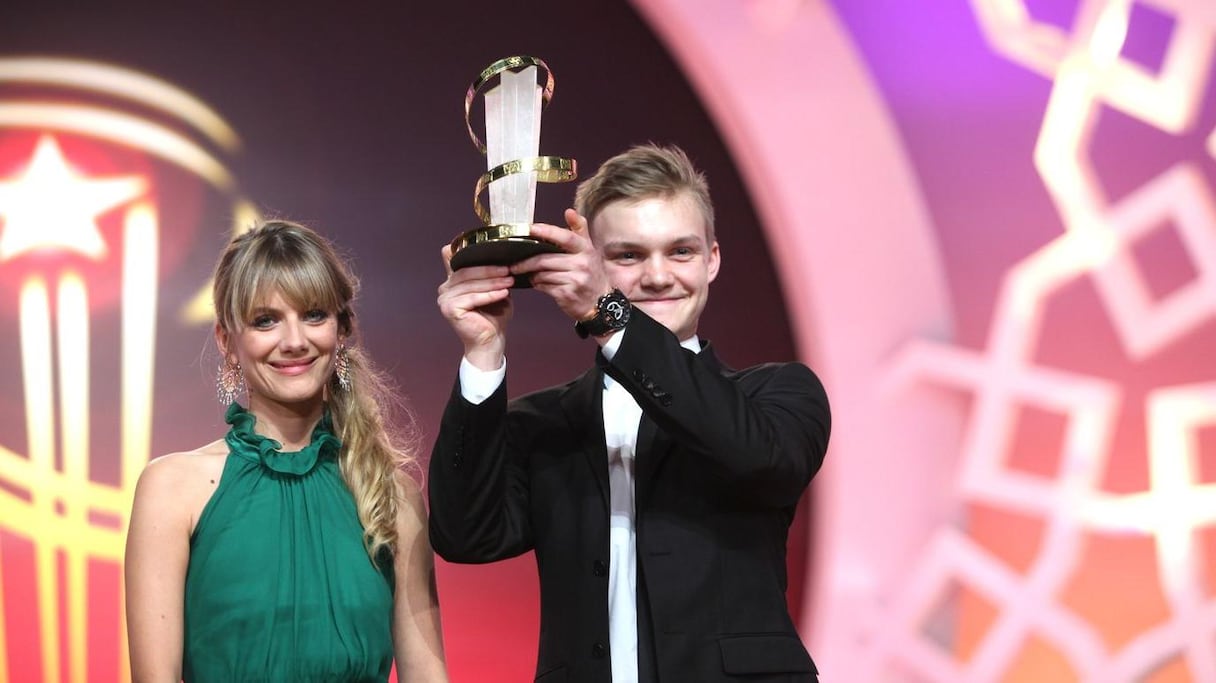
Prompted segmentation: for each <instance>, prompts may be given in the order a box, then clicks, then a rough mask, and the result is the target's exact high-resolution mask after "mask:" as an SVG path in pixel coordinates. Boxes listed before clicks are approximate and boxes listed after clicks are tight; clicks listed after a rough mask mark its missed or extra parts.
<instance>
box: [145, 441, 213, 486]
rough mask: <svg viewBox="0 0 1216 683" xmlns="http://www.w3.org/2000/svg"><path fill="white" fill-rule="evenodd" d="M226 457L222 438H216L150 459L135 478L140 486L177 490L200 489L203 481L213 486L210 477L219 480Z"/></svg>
mask: <svg viewBox="0 0 1216 683" xmlns="http://www.w3.org/2000/svg"><path fill="white" fill-rule="evenodd" d="M227 457H228V445H227V444H226V443H224V440H223V439H218V440H216V441H212V442H211V443H209V444H206V445H204V446H200V447H198V448H195V449H194V450H189V451H178V452H176V453H169V454H168V455H162V456H160V457H159V458H153V459H152V460H151V461H149V462H148V464H147V465H146V466H144V471H143V474H141V475H140V477H139V481H140V487H141V488H150V489H157V490H160V489H169V490H171V491H179V492H180V491H183V489H185V490H189V489H192V488H195V487H200V488H201V487H204V484H208V485H212V486H213V485H214V483H215V482H214V481H213V480H217V479H219V476H220V474H221V473H222V472H223V471H224V461H225V459H226V458H227Z"/></svg>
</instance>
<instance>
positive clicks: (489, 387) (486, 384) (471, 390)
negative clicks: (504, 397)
mask: <svg viewBox="0 0 1216 683" xmlns="http://www.w3.org/2000/svg"><path fill="white" fill-rule="evenodd" d="M506 376H507V359H506V358H503V359H502V366H501V367H499V368H498V369H497V370H482V369H480V368H478V367H477V366H475V365H473V364H472V363H470V362H469V359H468V358H461V359H460V395H461V396H463V397H464V400H466V401H468V402H469V403H472V404H473V405H480V404H481V402H482V401H484V400H486V399H487V398H489V397H490V396H491V395H493V393H494V392H495V391H498V387H499V386H501V385H502V381H503V379H505V378H506Z"/></svg>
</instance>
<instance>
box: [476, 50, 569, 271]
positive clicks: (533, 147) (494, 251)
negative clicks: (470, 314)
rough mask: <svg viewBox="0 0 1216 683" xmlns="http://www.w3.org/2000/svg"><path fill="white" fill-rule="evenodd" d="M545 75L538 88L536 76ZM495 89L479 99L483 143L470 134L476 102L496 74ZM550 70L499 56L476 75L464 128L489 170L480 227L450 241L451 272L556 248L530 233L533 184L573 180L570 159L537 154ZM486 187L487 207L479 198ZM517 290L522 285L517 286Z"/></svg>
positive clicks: (480, 182) (530, 60) (483, 181)
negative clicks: (483, 123)
mask: <svg viewBox="0 0 1216 683" xmlns="http://www.w3.org/2000/svg"><path fill="white" fill-rule="evenodd" d="M540 71H543V72H544V85H543V86H541V85H540V84H539V83H538V82H537V79H536V73H537V72H540ZM495 76H498V77H499V85H497V86H495V87H494V88H492V89H491V90H490V91H489V92H487V93H486V94H485V100H486V102H485V109H486V142H485V143H483V142H482V141H481V138H479V137H478V136H477V133H475V132H474V131H473V124H472V121H471V120H470V112H471V110H472V106H473V100H474V98H475V97H476V96H477V95H478V94H479V93H481V91H482V89H483V88H484V87H485V86H486V85H487V84H488V83H489V82H490V81H491V80H492V79H493V78H494V77H495ZM553 85H554V81H553V72H552V71H551V70H550V69H549V66H548V65H547V64H545V62H544V61H543V60H541V59H538V58H536V57H528V56H525V55H517V56H513V57H507V58H505V59H500V60H498V61H496V62H494V63H493V64H491V65H490V66H488V67H486V68H485V69H483V70H482V72H481V73H480V74H478V75H477V78H476V79H474V81H473V83H472V84H471V85H469V89H468V91H467V92H466V93H465V98H464V123H465V128H466V129H468V132H469V138H470V139H471V140H472V141H473V145H474V146H475V147H477V150H478V151H479V152H481V153H482V154H484V155H486V160H487V166H488V170H487V171H486V172H485V173H483V174H482V175H481V177H480V178H478V179H477V185H476V187H475V188H474V190H473V211H474V213H476V214H477V217H478V218H479V219H480V220H481V222H482V225H481V226H480V227H477V228H474V229H472V230H469V231H467V232H464V233H462V234H461V235H460V236H458V237H457V238H456V239H454V240H452V268H453V269H454V270H459V269H460V268H467V267H469V266H480V265H491V264H493V265H507V264H511V263H515V262H517V261H521V260H523V259H526V258H528V257H529V256H533V255H535V254H540V253H544V252H555V251H559V249H558V247H557V246H555V245H553V244H550V243H548V242H545V241H543V240H540V239H538V238H536V237H532V236H531V226H532V214H533V210H534V208H535V202H536V183H538V182H541V183H564V182H569V181H571V180H574V179H575V178H577V177H578V165H577V163H576V162H575V160H574V159H567V158H564V157H555V156H541V155H539V154H538V153H537V152H538V150H539V147H540V112H541V109H542V108H543V107H544V106H547V105H548V104H549V101H550V100H551V99H552V98H553ZM500 181H502V182H500ZM487 190H489V194H490V198H489V208H488V209H487V208H486V206H485V204H483V203H482V200H481V198H482V194H483V193H485V192H486V191H487ZM516 286H527V283H526V281H517V282H516Z"/></svg>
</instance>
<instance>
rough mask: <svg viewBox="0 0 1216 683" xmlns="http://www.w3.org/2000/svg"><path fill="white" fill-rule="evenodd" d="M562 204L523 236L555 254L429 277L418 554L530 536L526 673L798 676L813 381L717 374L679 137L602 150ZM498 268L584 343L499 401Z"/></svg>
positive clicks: (519, 548)
mask: <svg viewBox="0 0 1216 683" xmlns="http://www.w3.org/2000/svg"><path fill="white" fill-rule="evenodd" d="M575 205H576V207H577V212H575V211H572V210H570V211H567V212H566V216H565V218H566V222H567V223H568V224H569V227H570V229H569V230H566V229H563V228H558V227H555V226H544V225H540V226H535V230H534V232H533V234H534V235H535V236H537V237H539V238H541V239H544V240H548V241H550V242H553V243H555V244H557V245H559V246H560V247H562V250H563V251H562V252H561V253H554V254H541V255H538V256H534V257H532V258H529V259H527V260H525V261H522V262H520V263H518V264H515V265H514V266H511V267H509V268H508V267H505V266H484V267H474V268H467V269H462V270H459V271H456V272H454V273H453V272H452V271H451V270H450V269H449V271H448V278H447V280H446V282H444V284H443V285H442V286H440V288H439V308H440V310H441V311H442V312H443V315H444V316H445V317H446V318H447V319H448V321H449V323H450V324H451V325H452V327H453V329H454V330H455V331H456V334H457V336H458V337H459V338H460V340H461V342H462V343H463V344H464V352H465V355H464V359H463V360H462V362H461V368H460V373H459V381H458V382H457V385H456V388H455V390H454V392H453V394H452V398H451V400H450V402H449V403H448V406H447V409H446V411H445V413H444V417H443V421H442V425H441V428H440V432H439V436H438V438H437V441H436V444H435V449H434V453H433V456H432V460H431V465H430V486H429V492H430V501H431V517H430V531H431V542H432V544H433V545H434V547H435V550H436V552H438V553H439V555H440V556H441V557H443V558H444V559H446V560H448V561H450V562H471V563H481V562H492V561H494V560H500V559H504V558H508V557H513V556H515V555H519V554H520V553H523V552H526V551H528V550H535V552H536V562H537V566H538V569H539V572H540V591H541V636H540V653H539V657H538V661H537V672H536V673H537V678H536V680H537V681H542V680H543V681H551V680H552V681H578V682H579V683H584V682H588V683H590V682H598V681H605V682H606V681H614V682H615V683H621V682H622V681H643V682H648V683H656V682H662V683H684V682H696V683H708V682H712V681H733V680H739V678H738V677H746V680H748V681H753V682H755V681H772V682H776V681H799V682H803V681H815V680H817V679H816V670H815V665H814V664H813V663H812V661H811V658H810V656H809V655H808V654H807V652H806V649H805V648H804V647H803V645H802V642H801V640H800V639H799V637H798V634H797V633H796V631H795V630H794V625H793V623H792V620H791V619H790V616H789V612H788V610H787V609H786V602H785V588H786V570H785V547H786V536H787V532H788V529H789V524H790V521H791V519H792V518H793V515H794V509H795V506H796V505H797V503H798V499H799V497H800V496H801V495H802V493H803V491H804V490H805V489H806V487H807V484H808V483H809V482H810V480H811V477H812V476H814V474H815V472H816V471H817V470H818V469H819V466H820V464H821V463H822V461H823V455H824V450H825V449H826V448H827V442H828V434H829V431H830V416H829V411H828V403H827V397H826V395H825V394H824V390H823V387H822V385H821V384H820V383H819V380H818V379H817V378H816V377H815V375H814V374H813V373H812V372H811V371H810V370H809V369H807V368H806V367H805V366H803V365H801V364H799V363H782V364H766V365H760V366H756V367H752V368H748V369H746V370H743V371H741V372H736V371H734V370H730V369H729V368H727V367H726V366H724V365H723V364H722V363H721V362H720V361H719V360H718V359H717V357H716V356H715V355H714V353H713V350H712V349H711V347H710V346H709V345H708V344H705V343H703V342H701V341H700V340H699V339H698V337H697V322H698V320H699V318H700V316H701V311H702V310H703V309H704V307H705V303H706V300H707V299H708V296H709V284H710V283H711V282H713V280H714V278H715V277H716V276H717V274H718V267H719V265H720V258H721V257H720V253H719V248H718V243H717V241H716V240H715V239H714V221H713V207H712V205H711V203H710V200H709V193H708V189H707V187H706V183H705V179H704V177H703V176H702V175H701V174H700V173H699V172H698V171H697V170H696V169H695V168H693V166H692V164H691V162H689V160H688V157H687V156H686V155H685V154H684V153H683V152H682V151H680V150H679V149H676V148H662V147H656V146H653V145H646V146H640V147H635V148H632V149H630V150H628V151H626V152H625V153H623V154H620V155H618V156H616V157H614V158H612V159H609V160H608V161H607V162H606V163H605V164H604V165H603V166H602V167H601V168H600V170H599V171H598V172H597V173H596V175H595V176H594V177H592V178H590V179H589V180H587V181H586V182H584V183H583V184H582V185H581V186H580V187H579V189H578V193H577V195H576V198H575ZM588 226H589V227H588ZM444 256H445V260H446V259H449V258H450V256H451V255H450V252H448V250H447V249H446V248H445V252H444ZM515 275H527V276H528V277H529V278H530V279H531V282H532V286H533V287H534V288H535V289H536V290H537V291H539V292H541V293H543V294H546V295H548V296H550V297H552V298H553V300H554V301H555V302H556V303H557V305H558V307H559V308H560V309H561V310H562V311H563V312H564V313H566V314H567V315H568V316H569V317H570V318H571V319H572V320H573V321H575V322H576V325H575V328H576V331H577V332H578V335H579V336H581V337H589V338H591V339H593V340H594V341H595V342H596V343H597V344H598V345H599V347H600V348H599V352H598V353H597V354H596V364H595V366H594V367H592V368H591V369H590V370H588V371H587V372H585V373H584V374H583V375H582V376H580V377H579V378H577V379H575V380H573V381H571V382H570V383H568V384H565V385H563V386H557V387H552V388H549V389H545V390H542V391H539V392H536V393H534V394H529V395H527V396H523V397H521V398H518V399H516V400H514V401H512V402H510V403H508V401H507V397H506V382H505V375H506V360H505V355H504V351H505V348H506V327H507V322H508V320H509V318H510V313H511V304H510V298H509V289H508V288H509V287H510V285H511V283H512V281H513V278H514V276H515ZM572 338H573V335H572Z"/></svg>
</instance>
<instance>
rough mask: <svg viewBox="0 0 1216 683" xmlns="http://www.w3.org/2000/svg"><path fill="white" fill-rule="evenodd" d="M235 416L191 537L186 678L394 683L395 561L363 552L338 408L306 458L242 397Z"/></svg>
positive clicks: (324, 423)
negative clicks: (269, 433) (258, 420)
mask: <svg viewBox="0 0 1216 683" xmlns="http://www.w3.org/2000/svg"><path fill="white" fill-rule="evenodd" d="M226 420H227V422H228V424H230V425H232V428H231V429H230V430H229V432H228V434H227V436H225V437H224V438H225V441H227V442H228V448H229V456H228V458H227V460H226V461H225V463H224V473H223V477H222V478H221V479H220V482H219V485H218V487H217V488H216V490H215V493H214V494H213V495H212V496H211V500H210V501H208V503H207V505H206V507H204V508H203V512H202V514H201V515H200V517H199V520H198V524H197V525H196V526H195V529H194V534H193V536H192V537H191V539H190V565H189V568H188V569H187V572H186V593H185V643H184V650H183V659H182V674H183V679H184V680H185V681H186V682H187V683H190V682H198V683H211V682H212V681H215V682H220V681H223V682H225V683H227V682H229V681H386V680H388V675H389V670H390V669H391V667H392V663H393V642H392V635H391V627H392V611H393V575H392V562H391V558H385V559H384V560H382V561H381V562H380V564H381V565H383V567H382V568H380V569H378V568H377V567H376V566H375V565H373V564H372V562H371V560H370V559H369V558H368V556H367V551H365V550H364V548H363V527H362V525H361V524H360V523H359V517H358V513H357V512H356V510H355V502H354V498H353V497H352V496H351V493H350V490H349V489H347V488H346V484H345V483H344V482H343V481H342V476H341V474H340V473H339V471H338V462H337V455H338V450H339V448H340V446H341V443H340V442H339V441H338V438H337V437H336V436H334V434H333V432H332V431H331V429H332V427H331V423H330V419H329V415H328V414H326V416H325V417H324V418H323V419H322V420H321V422H320V423H319V424H318V425H317V427H316V429H315V430H314V431H313V434H312V442H311V443H310V444H309V445H308V446H307V447H305V448H304V449H303V450H301V451H298V452H295V453H289V452H282V451H281V450H280V449H281V448H282V446H281V444H279V443H278V442H277V441H275V440H273V439H269V438H267V437H264V436H261V435H259V434H257V433H255V432H254V422H255V418H254V416H253V415H252V414H251V413H249V412H247V411H246V410H245V409H243V408H241V407H240V406H239V405H237V404H235V403H234V404H233V405H232V406H231V407H229V409H228V414H227V417H226Z"/></svg>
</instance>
